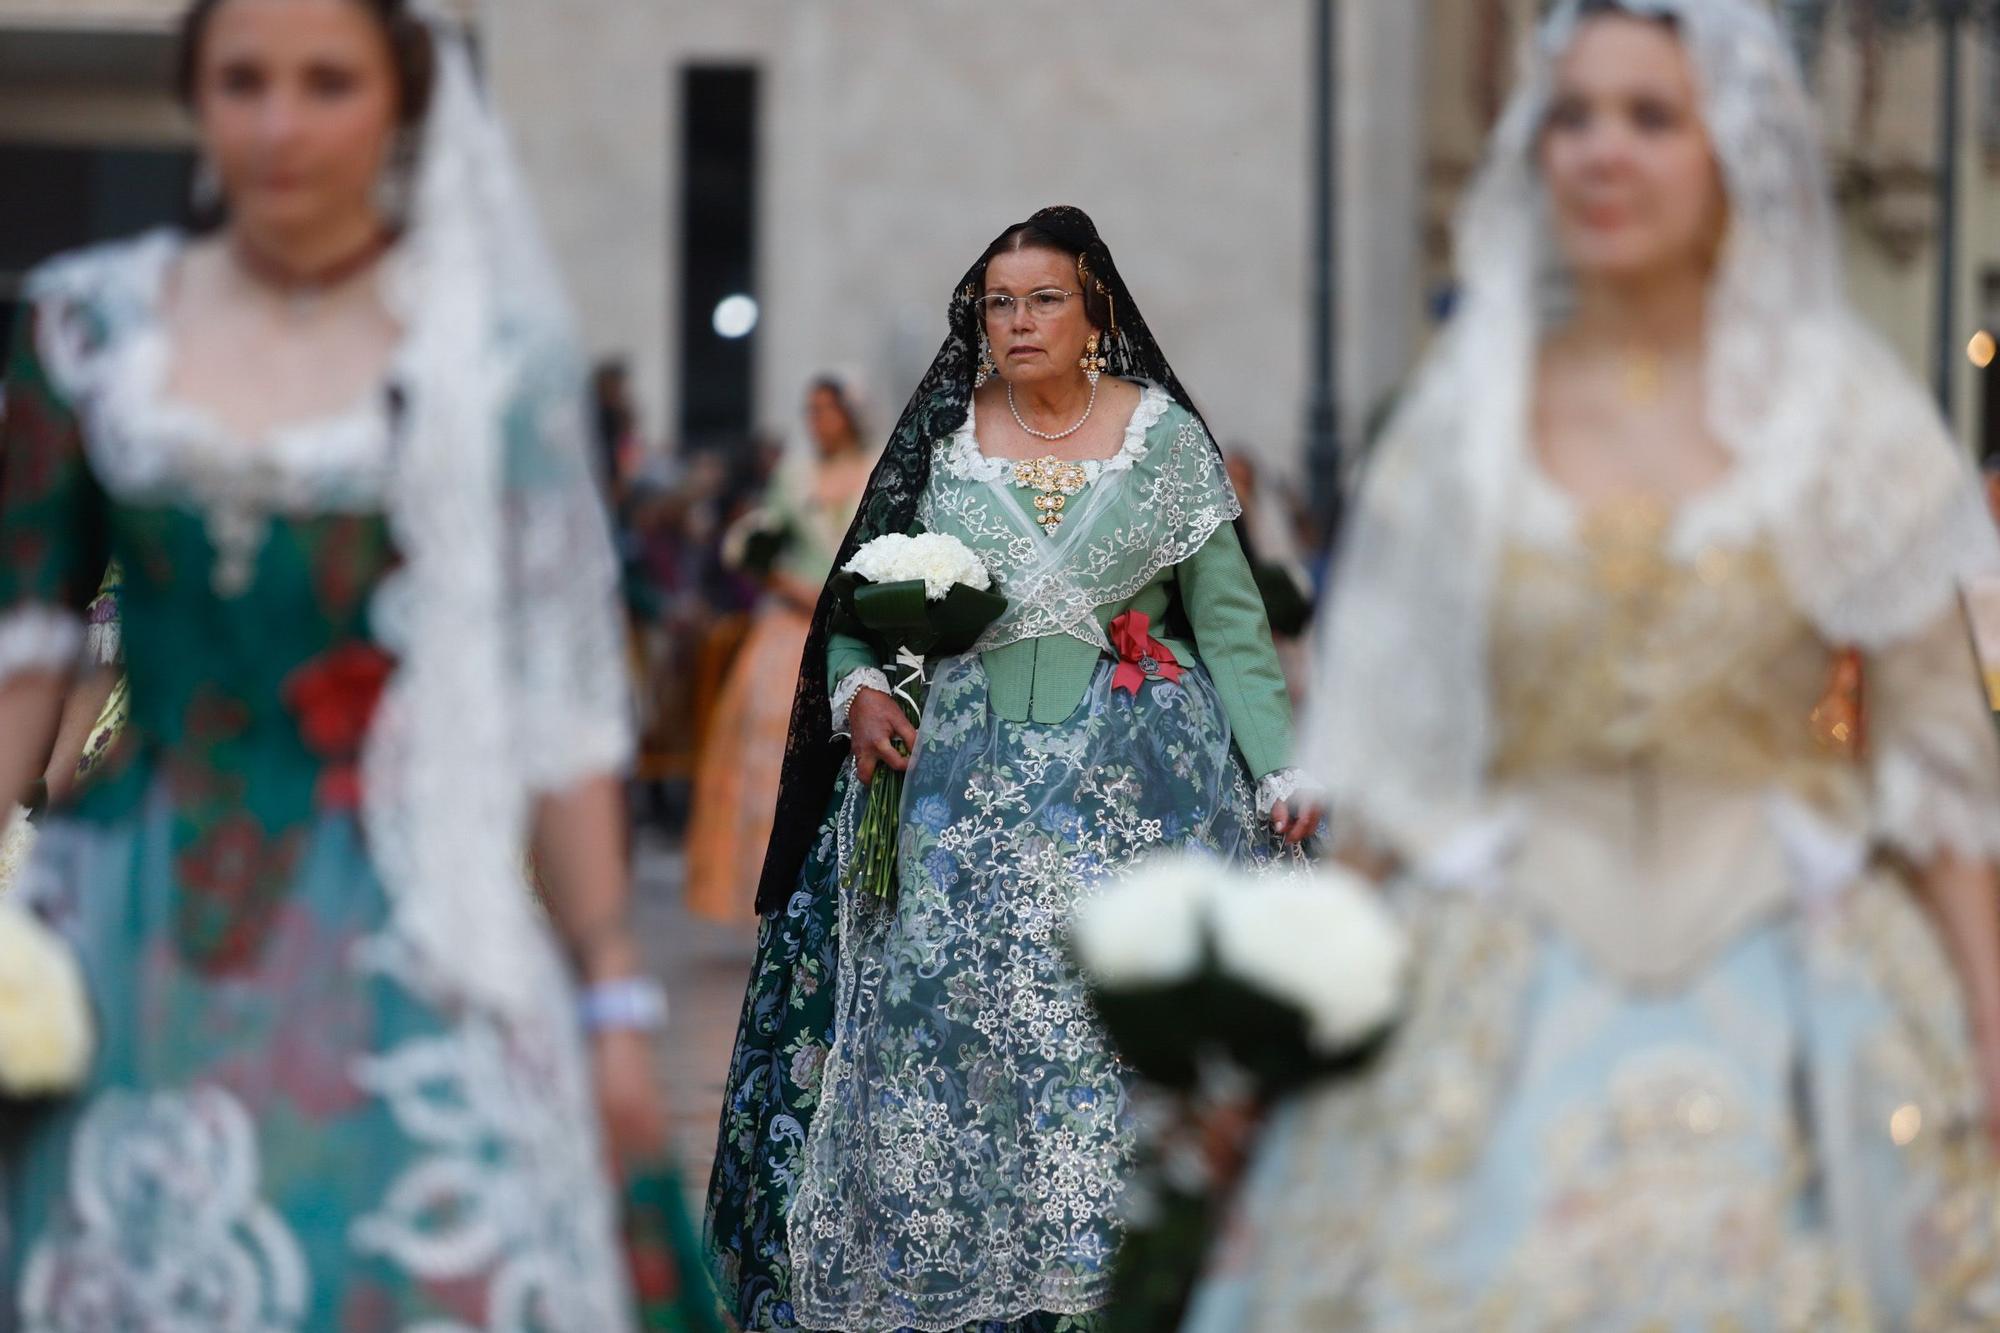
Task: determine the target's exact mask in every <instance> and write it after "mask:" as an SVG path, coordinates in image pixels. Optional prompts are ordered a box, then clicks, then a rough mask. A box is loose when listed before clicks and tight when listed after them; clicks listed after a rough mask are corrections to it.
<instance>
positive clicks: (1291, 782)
mask: <svg viewBox="0 0 2000 1333" xmlns="http://www.w3.org/2000/svg"><path fill="white" fill-rule="evenodd" d="M1301 792H1303V793H1305V794H1306V795H1307V796H1309V797H1310V796H1312V795H1313V791H1312V784H1311V783H1310V782H1308V781H1307V780H1306V775H1305V770H1304V769H1299V768H1281V769H1279V770H1278V771H1277V772H1275V773H1267V774H1265V776H1264V780H1263V781H1262V782H1260V783H1258V784H1257V813H1258V814H1260V815H1267V814H1269V813H1271V809H1272V807H1273V806H1275V805H1277V804H1278V802H1280V801H1289V800H1291V799H1292V798H1293V797H1295V796H1297V795H1299V794H1300V793H1301Z"/></svg>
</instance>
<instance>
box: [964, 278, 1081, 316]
mask: <svg viewBox="0 0 2000 1333" xmlns="http://www.w3.org/2000/svg"><path fill="white" fill-rule="evenodd" d="M1076 295H1077V293H1076V292H1066V291H1063V290H1062V289H1061V288H1059V287H1044V288H1042V289H1041V290H1040V291H1038V292H1029V293H1028V294H1027V295H1026V296H1009V295H1007V294H1006V293H1004V292H993V293H990V294H988V295H986V296H982V297H979V298H978V305H979V309H980V313H982V314H984V315H985V316H986V322H987V323H989V324H1005V323H1007V322H1008V321H1009V320H1011V319H1013V318H1014V316H1015V315H1016V314H1017V313H1018V312H1019V311H1020V309H1021V307H1022V306H1023V305H1025V306H1026V307H1027V308H1028V312H1029V313H1030V314H1032V315H1034V317H1035V318H1036V319H1050V318H1053V317H1054V316H1056V315H1060V314H1061V313H1062V312H1063V307H1064V306H1066V305H1068V304H1069V303H1070V300H1071V298H1072V297H1074V296H1076Z"/></svg>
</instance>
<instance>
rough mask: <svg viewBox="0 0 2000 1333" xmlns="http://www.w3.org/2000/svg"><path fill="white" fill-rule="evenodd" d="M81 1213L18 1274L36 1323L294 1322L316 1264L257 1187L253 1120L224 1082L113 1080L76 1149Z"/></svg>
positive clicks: (279, 1326) (205, 1331)
mask: <svg viewBox="0 0 2000 1333" xmlns="http://www.w3.org/2000/svg"><path fill="white" fill-rule="evenodd" d="M69 1205H70V1217H69V1220H68V1223H67V1225H66V1226H65V1227H64V1228H63V1229H62V1230H61V1231H59V1232H58V1233H56V1234H54V1235H51V1236H49V1237H47V1238H45V1239H43V1240H41V1241H40V1242H38V1243H37V1244H36V1246H35V1248H34V1250H33V1251H32V1252H31V1253H30V1254H29V1256H28V1261H27V1265H26V1268H25V1269H24V1271H23V1273H22V1277H21V1291H20V1314H21V1319H22V1326H23V1328H24V1330H25V1333H97V1331H98V1330H111V1329H119V1330H125V1331H126V1333H186V1331H189V1330H194V1329H200V1330H202V1333H292V1330H295V1329H301V1328H303V1327H304V1326H305V1318H306V1314H307V1306H308V1304H309V1300H310V1296H311V1274H310V1273H309V1272H308V1271H307V1268H306V1263H305V1257H304V1255H303V1254H302V1253H301V1251H300V1249H299V1245H298V1241H297V1240H296V1239H295V1238H294V1237H293V1235H292V1233H291V1231H290V1230H289V1229H288V1228H287V1227H286V1226H285V1223H284V1220H283V1219H282V1218H281V1217H279V1216H278V1214H277V1213H276V1212H275V1211H273V1210H272V1208H271V1207H270V1206H269V1205H268V1204H266V1203H265V1202H263V1200H262V1199H261V1198H260V1197H259V1194H258V1161H257V1137H256V1129H255V1126H254V1125H253V1123H252V1122H251V1119H250V1115H249V1113H248V1112H247V1111H245V1110H244V1109H243V1106H242V1105H241V1103H239V1102H238V1101H237V1100H236V1099H235V1098H234V1097H232V1096H231V1095H230V1094H229V1093H227V1092H225V1091H223V1090H222V1089H220V1088H216V1087H196V1088H192V1089H189V1090H187V1091H185V1092H157V1093H152V1094H141V1093H135V1092H127V1091H123V1090H118V1091H112V1092H107V1093H104V1094H102V1095H101V1096H99V1097H98V1098H97V1099H96V1100H95V1101H93V1102H92V1103H91V1104H90V1108H89V1110H88V1111H87V1112H86V1113H85V1114H84V1117H83V1122H82V1124H81V1125H80V1126H79V1127H78V1129H77V1131H76V1137H75V1139H74V1140H73V1142H72V1146H71V1150H70V1170H69Z"/></svg>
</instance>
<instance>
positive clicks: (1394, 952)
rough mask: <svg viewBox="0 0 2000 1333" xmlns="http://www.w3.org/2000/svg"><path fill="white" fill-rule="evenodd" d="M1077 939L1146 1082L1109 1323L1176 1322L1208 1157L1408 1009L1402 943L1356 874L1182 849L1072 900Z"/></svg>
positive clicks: (1366, 1052) (1197, 1232)
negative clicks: (1233, 860) (1238, 863)
mask: <svg viewBox="0 0 2000 1333" xmlns="http://www.w3.org/2000/svg"><path fill="white" fill-rule="evenodd" d="M1070 944H1071V949H1072V951H1073V953H1074V956H1075V958H1076V960H1077V962H1078V964H1079V966H1080V967H1081V969H1082V971H1083V973H1084V975H1085V978H1086V980H1087V981H1088V983H1089V986H1090V991H1091V998H1092V1002H1093V1004H1094V1005H1095V1007H1096V1009H1097V1012H1098V1015H1099V1017H1100V1018H1102V1019H1103V1021H1104V1024H1105V1027H1106V1029H1107V1030H1108V1031H1109V1033H1110V1034H1111V1039H1112V1042H1113V1044H1114V1045H1115V1046H1116V1047H1117V1049H1118V1053H1119V1054H1120V1055H1121V1056H1122V1057H1124V1059H1125V1061H1126V1063H1127V1064H1128V1065H1130V1066H1131V1067H1132V1068H1133V1069H1135V1070H1136V1071H1137V1072H1138V1074H1139V1075H1140V1078H1141V1080H1142V1088H1141V1089H1140V1092H1139V1095H1138V1098H1137V1099H1136V1102H1135V1105H1137V1106H1139V1107H1141V1108H1144V1113H1142V1114H1140V1115H1139V1117H1138V1126H1139V1137H1138V1143H1137V1147H1136V1161H1135V1165H1134V1168H1133V1173H1132V1176H1131V1179H1130V1191H1129V1193H1128V1195H1127V1202H1128V1217H1127V1222H1128V1228H1127V1233H1126V1237H1125V1240H1124V1243H1123V1245H1122V1246H1121V1248H1120V1251H1119V1256H1118V1263H1117V1271H1116V1276H1115V1278H1114V1285H1113V1289H1112V1299H1111V1309H1112V1310H1113V1312H1114V1314H1113V1316H1112V1318H1111V1321H1110V1324H1109V1328H1110V1330H1111V1331H1112V1333H1138V1331H1140V1330H1151V1329H1156V1328H1176V1327H1179V1325H1180V1323H1181V1316H1182V1313H1183V1311H1184V1308H1185V1305H1186V1302H1187V1300H1188V1297H1189V1293H1190V1291H1191V1289H1192V1286H1193V1282H1194V1278H1195V1276H1196V1275H1198V1274H1199V1273H1201V1272H1202V1271H1203V1269H1204V1263H1205V1259H1206V1256H1207V1254H1208V1252H1209V1250H1210V1248H1211V1247H1212V1245H1213V1244H1214V1240H1215V1236H1216V1234H1217V1231H1218V1229H1219V1227H1220V1223H1221V1217H1222V1212H1223V1209H1224V1206H1225V1204H1226V1195H1227V1179H1226V1178H1227V1176H1228V1175H1229V1174H1230V1168H1227V1167H1223V1168H1218V1167H1217V1166H1216V1160H1217V1158H1218V1155H1220V1156H1222V1157H1223V1158H1225V1159H1226V1158H1227V1157H1228V1156H1229V1155H1230V1154H1235V1153H1240V1152H1242V1151H1244V1150H1245V1143H1246V1139H1245V1138H1244V1135H1245V1134H1247V1130H1248V1125H1249V1124H1250V1123H1254V1121H1245V1120H1244V1116H1245V1113H1246V1112H1247V1113H1248V1114H1249V1115H1250V1116H1252V1117H1254V1116H1255V1114H1256V1113H1257V1112H1259V1111H1260V1110H1261V1109H1262V1108H1264V1107H1266V1106H1268V1105H1269V1104H1270V1103H1272V1102H1273V1101H1275V1100H1277V1099H1278V1098H1281V1097H1283V1096H1285V1095H1287V1094H1289V1093H1293V1092H1296V1091H1298V1090H1299V1089H1301V1088H1304V1087H1307V1086H1309V1085H1313V1084H1317V1083H1323V1082H1325V1081H1327V1080H1330V1079H1333V1078H1336V1077H1340V1076H1351V1075H1352V1074H1354V1073H1356V1072H1358V1071H1360V1070H1361V1069H1363V1068H1365V1067H1366V1066H1367V1065H1368V1064H1369V1063H1370V1062H1371V1061H1372V1060H1373V1059H1374V1058H1375V1056H1376V1055H1377V1054H1378V1053H1379V1052H1380V1051H1381V1049H1382V1048H1383V1046H1384V1045H1386V1043H1387V1041H1388V1038H1389V1035H1390V1033H1391V1031H1392V1030H1393V1028H1394V1025H1395V1023H1396V1019H1397V1017H1398V1015H1399V1014H1400V1012H1401V1009H1402V1005H1403V997H1404V987H1405V974H1406V971H1407V969H1408V965H1409V944H1408V941H1407V939H1406V937H1405V935H1404V933H1403V930H1402V928H1401V926H1400V925H1398V923H1397V922H1396V920H1395V918H1394V917H1393V916H1391V915H1390V913H1389V911H1388V909H1387V908H1386V907H1385V906H1384V904H1383V902H1382V901H1381V897H1380V894H1379V893H1378V892H1377V891H1376V889H1375V888H1374V887H1373V886H1372V885H1370V884H1368V883H1366V882H1365V881H1363V880H1361V879H1360V878H1358V877H1357V876H1355V875H1352V874H1349V873H1346V872H1344V871H1339V870H1333V869H1326V868H1318V869H1308V868H1305V867H1303V866H1302V865H1301V866H1297V867H1291V868H1285V869H1279V870H1273V871H1265V872H1262V873H1252V872H1250V871H1248V870H1246V869H1241V868H1236V867H1231V866H1227V865H1223V864H1221V863H1219V862H1217V861H1216V860H1215V859H1213V858H1210V857H1201V856H1192V855H1185V854H1173V855H1163V856H1158V857H1154V858H1151V859H1149V860H1147V861H1144V862H1142V863H1140V864H1139V865H1138V866H1136V867H1135V868H1134V869H1133V870H1132V872H1130V873H1129V874H1127V875H1125V876H1124V877H1122V878H1121V879H1119V880H1117V881H1115V882H1113V883H1112V884H1110V885H1109V886H1107V887H1106V888H1105V889H1104V890H1103V892H1101V893H1099V894H1097V895H1096V896H1094V897H1090V898H1086V899H1085V900H1084V901H1083V902H1081V903H1079V904H1078V906H1077V908H1076V910H1075V913H1074V916H1073V919H1072V921H1071V934H1070ZM1218 1126H1221V1127H1222V1128H1218ZM1218 1144H1220V1145H1222V1146H1218ZM1219 1177H1220V1178H1219Z"/></svg>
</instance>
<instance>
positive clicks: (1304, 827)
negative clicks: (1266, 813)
mask: <svg viewBox="0 0 2000 1333" xmlns="http://www.w3.org/2000/svg"><path fill="white" fill-rule="evenodd" d="M1325 818H1326V808H1325V807H1324V806H1322V805H1321V804H1320V803H1319V802H1318V801H1280V802H1278V803H1277V804H1276V805H1274V806H1272V807H1271V831H1272V832H1273V833H1276V834H1277V835H1278V836H1279V837H1281V838H1283V839H1284V840H1285V846H1287V847H1296V846H1298V845H1299V844H1300V843H1302V842H1304V841H1305V840H1306V839H1308V838H1310V837H1312V835H1313V834H1315V833H1317V832H1319V826H1320V822H1321V821H1322V820H1323V819H1325Z"/></svg>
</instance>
